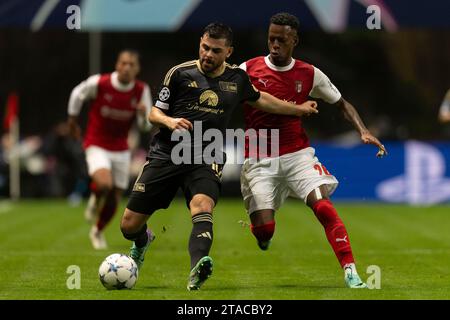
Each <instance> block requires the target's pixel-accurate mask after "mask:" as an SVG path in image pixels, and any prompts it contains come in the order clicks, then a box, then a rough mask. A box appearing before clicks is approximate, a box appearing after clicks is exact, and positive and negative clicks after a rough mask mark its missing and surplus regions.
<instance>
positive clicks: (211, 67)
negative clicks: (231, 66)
mask: <svg viewBox="0 0 450 320" xmlns="http://www.w3.org/2000/svg"><path fill="white" fill-rule="evenodd" d="M207 62H209V63H207ZM201 66H202V69H203V71H204V72H205V73H212V72H214V71H216V69H217V68H218V67H219V66H220V65H219V64H214V62H213V61H212V60H207V59H202V60H201Z"/></svg>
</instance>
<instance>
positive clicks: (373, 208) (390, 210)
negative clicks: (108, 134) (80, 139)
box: [0, 199, 450, 300]
mask: <svg viewBox="0 0 450 320" xmlns="http://www.w3.org/2000/svg"><path fill="white" fill-rule="evenodd" d="M124 206H125V202H124V203H122V204H121V207H120V208H119V210H118V213H117V215H116V217H115V219H114V220H113V222H112V223H111V225H110V226H109V227H108V229H107V231H106V237H107V240H108V243H109V249H108V250H105V251H94V250H93V249H92V248H91V246H90V242H89V240H88V236H87V234H88V231H89V226H88V225H87V224H86V223H85V222H84V220H83V210H84V206H83V205H82V206H79V207H70V206H68V205H67V203H66V202H65V201H53V200H52V201H50V200H42V201H22V202H18V203H9V202H5V201H4V202H1V203H0V266H1V272H0V300H4V299H77V300H79V299H132V300H140V299H170V300H172V299H182V300H185V299H213V300H214V299H225V300H228V299H230V300H235V299H238V300H241V299H242V300H244V299H251V300H253V299H286V300H293V299H295V300H297V299H449V298H450V269H449V267H448V266H449V261H450V232H449V230H450V215H449V214H450V210H449V207H448V206H432V207H409V206H401V205H382V204H344V203H339V204H337V205H336V207H337V209H338V212H339V213H340V216H341V217H342V219H343V220H344V222H345V224H346V226H347V229H348V231H349V234H350V240H351V243H352V246H353V252H354V255H355V258H356V262H357V267H358V271H359V273H360V275H361V277H362V278H363V279H366V278H367V277H369V276H370V274H367V273H366V269H367V267H368V266H370V265H377V266H379V267H380V268H381V289H379V290H376V289H373V290H350V289H347V288H345V287H344V281H343V273H342V271H341V270H340V268H339V265H338V263H337V260H336V258H335V256H334V254H333V252H332V250H331V247H330V246H329V244H328V242H327V241H326V237H325V234H324V232H323V229H322V226H321V225H320V224H319V222H318V221H317V220H316V219H315V217H314V215H313V214H312V213H311V212H310V211H309V209H308V208H307V207H306V206H305V205H304V204H302V203H301V202H299V201H289V202H288V203H286V204H285V205H284V206H283V207H282V209H281V210H280V211H279V212H278V214H277V227H276V233H275V236H274V241H273V243H272V246H271V248H270V249H269V251H266V252H263V251H261V250H259V248H258V247H257V245H256V242H255V240H254V238H253V236H252V235H251V233H250V231H249V229H248V227H242V226H241V225H240V224H239V222H238V221H239V220H244V221H247V217H246V215H245V213H244V208H243V204H242V201H241V200H239V199H236V200H233V199H221V201H220V202H219V204H218V206H217V208H216V210H215V213H214V216H215V218H214V244H213V247H212V250H211V256H212V257H213V259H214V272H213V275H212V277H211V278H210V279H209V280H208V281H207V282H206V283H205V285H204V286H203V288H202V290H200V291H198V292H188V291H187V290H186V283H187V276H188V272H189V256H188V251H187V246H188V238H189V234H190V230H191V221H190V215H189V213H188V211H187V209H186V207H185V206H184V202H183V201H181V200H176V201H174V202H173V203H172V205H171V207H170V208H169V209H168V210H164V211H159V212H157V213H156V214H155V215H154V216H153V217H152V218H151V219H150V225H151V226H152V228H153V230H154V231H155V233H156V235H157V238H156V241H155V242H154V243H153V244H152V246H151V248H150V250H149V251H148V253H147V256H146V261H145V264H144V267H143V269H142V270H141V272H140V275H139V279H138V282H137V285H136V287H135V288H134V289H132V290H126V291H107V290H105V289H104V288H103V286H102V285H101V283H100V281H99V280H98V275H97V272H98V267H99V265H100V263H101V262H102V260H103V259H104V258H105V257H106V256H107V255H109V254H111V253H116V252H118V253H128V250H129V246H130V243H129V242H128V241H127V240H125V239H123V238H122V235H121V233H120V230H119V220H120V216H121V214H122V212H123V208H124ZM71 265H77V266H79V267H80V270H81V288H80V289H79V290H77V289H74V290H69V289H68V288H67V286H66V281H67V279H68V278H69V276H70V274H68V273H66V270H67V268H68V266H71Z"/></svg>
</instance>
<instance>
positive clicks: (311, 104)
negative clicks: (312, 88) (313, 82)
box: [298, 100, 319, 116]
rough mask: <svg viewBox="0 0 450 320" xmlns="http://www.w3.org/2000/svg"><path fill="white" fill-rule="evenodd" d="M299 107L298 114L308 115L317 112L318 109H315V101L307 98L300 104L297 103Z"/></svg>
mask: <svg viewBox="0 0 450 320" xmlns="http://www.w3.org/2000/svg"><path fill="white" fill-rule="evenodd" d="M298 109H299V112H300V114H299V116H309V115H311V114H313V113H319V110H317V102H316V101H312V100H308V101H306V102H304V103H302V104H300V105H298Z"/></svg>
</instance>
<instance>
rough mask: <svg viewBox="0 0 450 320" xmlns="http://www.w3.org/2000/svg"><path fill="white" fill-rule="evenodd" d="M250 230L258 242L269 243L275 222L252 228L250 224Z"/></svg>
mask: <svg viewBox="0 0 450 320" xmlns="http://www.w3.org/2000/svg"><path fill="white" fill-rule="evenodd" d="M250 228H251V230H252V233H253V235H254V236H255V237H256V239H258V241H269V240H270V239H272V236H273V233H274V232H275V221H274V220H272V221H269V222H268V223H266V224H263V225H260V226H254V225H253V224H252V225H251V226H250Z"/></svg>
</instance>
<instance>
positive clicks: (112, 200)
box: [97, 190, 117, 231]
mask: <svg viewBox="0 0 450 320" xmlns="http://www.w3.org/2000/svg"><path fill="white" fill-rule="evenodd" d="M116 209H117V201H116V195H115V192H114V190H113V191H111V192H110V193H108V196H107V198H106V201H105V202H104V205H103V208H102V210H101V211H100V215H99V217H98V220H97V229H98V230H99V231H101V230H103V229H104V228H105V227H106V225H107V224H108V222H110V221H111V219H112V217H113V216H114V213H115V212H116Z"/></svg>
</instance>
